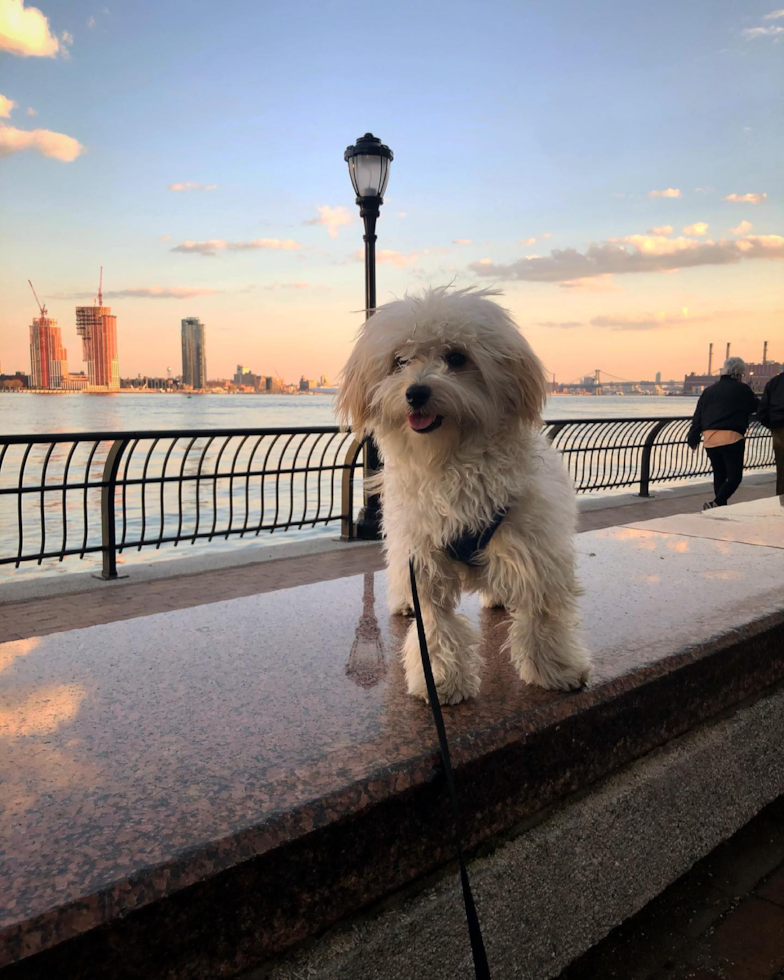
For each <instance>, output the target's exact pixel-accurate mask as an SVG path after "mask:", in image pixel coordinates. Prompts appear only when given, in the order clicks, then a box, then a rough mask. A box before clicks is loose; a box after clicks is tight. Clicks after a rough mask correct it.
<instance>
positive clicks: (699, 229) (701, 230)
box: [668, 221, 708, 237]
mask: <svg viewBox="0 0 784 980" xmlns="http://www.w3.org/2000/svg"><path fill="white" fill-rule="evenodd" d="M670 230H672V229H670ZM668 234H669V232H668ZM683 234H684V235H697V237H700V236H701V235H707V234H708V225H706V224H705V222H704V221H695V222H694V224H693V225H686V227H685V228H684V229H683Z"/></svg>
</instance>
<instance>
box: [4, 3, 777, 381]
mask: <svg viewBox="0 0 784 980" xmlns="http://www.w3.org/2000/svg"><path fill="white" fill-rule="evenodd" d="M21 6H22V5H20V7H21ZM23 9H24V10H26V11H28V12H29V11H32V10H34V9H40V12H41V17H42V18H44V21H43V22H44V25H45V37H46V38H52V39H54V44H52V43H49V48H48V49H47V52H48V53H47V52H45V51H43V50H42V49H40V43H41V42H40V38H39V41H38V42H36V41H35V39H34V38H32V35H31V36H30V37H28V38H27V39H26V40H25V39H24V38H22V39H21V40H20V38H19V37H17V38H16V40H15V41H14V43H13V44H11V43H10V42H8V40H7V39H8V34H7V32H6V34H5V35H4V34H3V32H2V30H0V60H1V61H2V63H3V67H4V68H5V72H4V79H3V82H2V84H1V85H0V89H1V90H2V91H1V93H0V94H2V96H3V97H4V98H3V99H0V115H2V119H0V155H2V156H3V157H4V159H2V160H1V161H0V166H2V168H3V170H4V175H3V181H2V189H0V205H2V207H3V212H4V216H5V223H4V224H5V227H4V231H5V232H6V234H5V236H4V246H5V254H4V256H3V263H2V271H1V272H0V275H1V276H2V289H3V295H4V300H5V302H4V304H3V310H2V312H0V361H2V364H3V368H4V370H6V371H14V370H17V369H22V370H24V369H25V368H26V366H27V363H28V357H29V354H28V338H27V327H28V325H29V324H30V322H31V318H32V316H34V315H35V307H34V306H33V305H32V303H31V297H30V295H29V290H27V285H26V283H27V279H28V278H31V277H32V278H33V280H34V281H35V282H36V285H37V288H38V289H39V291H40V292H41V295H42V297H43V298H44V299H45V300H46V302H47V303H48V305H49V309H50V311H51V314H52V316H53V317H54V318H56V319H58V320H59V323H60V325H61V330H62V342H63V346H64V347H65V348H67V349H69V350H71V351H72V352H73V350H75V349H76V348H74V347H73V344H74V343H75V341H76V334H75V333H74V326H73V325H72V323H71V321H70V310H71V308H72V304H73V301H74V300H77V301H78V300H79V299H81V298H82V297H84V298H85V299H88V300H89V298H90V297H91V296H92V290H93V289H94V287H93V286H92V283H91V281H90V278H89V275H86V274H85V273H86V270H89V269H94V268H97V267H98V266H99V265H101V264H102V263H103V264H105V265H106V266H107V269H108V270H110V273H109V276H110V280H111V283H112V288H111V289H110V290H107V292H106V298H107V302H110V303H111V304H112V306H113V308H114V309H115V311H116V312H118V313H119V314H120V318H121V320H120V322H121V337H120V341H119V343H120V347H121V352H122V369H123V374H124V375H125V376H134V375H136V374H138V373H147V374H154V375H158V376H163V375H164V373H165V370H166V367H167V366H168V365H169V364H172V363H174V364H176V363H178V361H179V359H180V351H179V346H180V339H179V337H178V335H177V331H176V329H172V326H171V325H172V324H175V325H176V323H177V322H178V321H180V320H182V319H183V318H184V317H186V316H188V315H190V314H191V313H192V312H194V310H196V311H197V312H198V313H199V316H200V318H201V319H203V320H204V322H206V323H209V324H210V363H211V365H212V369H211V372H210V373H211V374H212V375H213V376H214V377H225V378H230V377H231V376H232V374H233V369H234V366H235V365H236V363H237V359H238V356H239V355H240V354H241V356H242V358H243V360H245V361H246V362H247V363H251V364H254V365H256V366H261V367H263V368H264V369H265V370H267V371H269V369H270V368H271V366H272V365H276V366H277V367H278V368H279V369H280V371H281V373H282V374H283V375H284V376H285V377H287V378H297V377H299V375H300V374H301V373H302V372H303V371H304V373H305V374H306V375H307V376H309V377H314V376H318V375H319V374H321V373H325V374H327V375H328V376H329V377H336V376H337V374H338V371H339V370H340V368H341V367H342V365H343V363H344V361H345V359H346V357H347V355H348V352H349V350H350V347H351V342H352V338H353V336H354V334H355V332H356V330H357V328H358V327H359V325H360V323H361V318H362V316H361V313H360V312H359V311H360V308H361V306H362V279H363V276H362V263H361V251H360V250H361V244H362V241H361V226H360V223H359V219H358V215H357V209H356V207H355V205H354V200H353V193H352V191H351V188H350V184H349V179H348V175H347V173H346V169H345V164H344V163H343V160H342V153H343V149H344V147H345V145H346V144H348V143H350V142H353V140H354V139H356V137H357V136H358V135H360V134H361V133H363V132H365V131H367V130H368V129H372V130H373V132H374V133H376V135H378V136H380V137H381V138H382V139H383V140H384V142H386V143H388V144H389V145H390V146H391V147H392V149H393V150H394V152H395V161H394V163H393V164H392V168H391V177H390V183H389V188H388V194H387V198H386V202H385V204H384V206H383V208H382V211H381V219H380V221H379V225H378V234H379V242H378V249H379V268H378V290H379V301H380V302H383V301H385V300H387V299H389V298H392V296H394V295H401V294H402V293H403V292H404V291H405V290H406V289H418V288H421V287H422V286H423V285H426V284H434V285H435V284H441V283H444V282H449V281H453V280H454V281H455V283H456V285H459V286H465V285H470V284H476V285H487V286H493V287H496V286H497V287H498V288H500V289H502V290H503V291H504V296H503V297H502V299H501V302H503V303H504V304H505V305H507V306H508V307H509V308H510V309H511V310H512V312H513V313H514V315H515V317H516V319H517V320H518V322H519V324H520V326H521V328H522V329H523V331H524V332H525V334H526V336H528V338H529V339H530V341H531V343H532V344H533V346H534V348H535V349H536V351H537V353H539V355H540V356H541V357H542V359H543V361H544V363H545V365H546V367H547V369H548V371H549V372H550V374H551V375H552V374H553V373H554V374H555V375H556V376H557V378H558V379H559V380H569V379H572V378H578V377H581V376H583V375H585V374H587V373H590V372H591V371H593V370H595V369H596V368H601V369H602V370H604V371H608V372H611V373H613V374H615V375H617V376H620V377H632V378H641V377H648V378H650V377H652V376H653V374H654V373H655V372H656V371H657V370H660V371H661V372H662V375H663V376H664V377H676V378H677V377H682V376H683V375H684V374H685V373H688V371H690V370H702V369H703V367H702V366H703V363H704V361H705V353H704V352H705V351H706V350H707V345H708V342H710V341H713V342H714V343H716V344H717V345H719V346H721V345H723V344H724V343H726V342H727V341H731V342H732V345H733V350H734V351H735V352H737V353H738V354H740V355H741V356H744V357H745V358H747V359H748V360H755V361H758V360H759V359H760V355H761V349H762V343H763V341H764V340H765V339H768V340H769V341H770V343H771V351H770V357H771V358H778V359H779V360H780V359H781V358H782V356H784V351H782V350H781V347H782V345H783V344H784V342H781V341H778V339H777V338H778V337H779V336H781V316H782V312H783V311H784V301H783V300H782V287H781V265H780V262H779V261H776V260H780V259H781V258H782V257H784V237H782V231H783V230H784V211H783V210H782V198H781V175H780V173H779V172H778V169H777V165H776V159H777V156H778V153H779V152H780V144H781V138H780V134H779V133H778V128H777V125H776V121H775V120H776V113H775V105H776V88H777V85H776V82H777V80H778V79H779V78H780V77H781V68H780V64H779V60H778V56H779V55H780V51H781V47H780V44H777V41H778V40H779V35H780V31H781V30H784V13H782V12H781V11H777V10H774V9H773V8H772V6H771V5H770V4H769V3H756V2H753V3H751V4H749V5H747V6H746V7H744V9H743V10H739V9H737V8H735V7H732V6H729V5H728V6H726V7H725V6H717V5H715V4H711V3H707V2H703V0H695V3H694V4H690V5H688V6H687V8H685V9H684V8H683V7H682V6H681V5H678V4H676V3H675V2H674V0H668V2H665V3H663V4H661V5H659V6H657V8H656V9H655V10H654V9H652V8H651V9H629V8H628V7H626V6H624V5H623V4H620V3H614V2H603V3H600V4H599V5H598V6H596V7H592V8H590V9H588V8H585V7H584V5H581V4H579V3H576V2H574V3H566V2H557V3H554V4H551V5H541V6H536V5H533V6H531V7H528V8H525V9H523V8H521V7H519V5H515V4H512V3H511V2H504V3H501V2H493V3H490V5H489V6H488V7H487V9H486V12H485V15H483V30H482V32H480V34H479V35H478V34H477V31H476V30H475V26H476V25H475V11H474V10H473V8H470V7H469V6H468V5H467V4H466V3H464V2H458V3H455V4H450V5H449V6H448V7H447V5H446V4H440V3H436V4H433V5H432V7H428V8H426V9H420V8H419V7H416V8H415V6H414V5H413V4H411V3H408V2H404V3H402V4H401V5H400V6H399V7H397V8H395V9H394V10H392V11H389V10H386V11H384V12H383V13H382V12H381V11H369V12H368V11H365V10H364V8H361V9H363V11H364V14H365V15H366V16H364V15H363V18H361V19H359V18H357V16H356V14H357V12H358V11H359V9H360V8H359V6H358V5H357V4H356V3H354V2H353V0H350V2H349V3H348V4H346V5H345V6H344V7H341V8H340V10H331V9H330V10H329V11H327V10H326V9H322V8H320V7H317V6H314V5H311V4H306V3H304V2H302V0H300V2H295V3H293V4H291V5H288V6H287V7H286V8H285V9H283V8H277V7H266V8H264V9H263V10H262V9H258V10H257V9H251V8H248V9H245V8H236V9H235V8H231V9H227V10H225V11H222V12H221V15H220V17H219V18H218V19H217V21H216V20H215V18H214V17H213V15H212V13H213V12H212V9H211V8H210V11H208V8H207V7H206V5H200V4H196V6H195V7H194V6H193V5H189V6H188V7H187V8H186V7H185V6H184V4H182V3H181V2H179V0H175V2H173V3H172V4H171V5H165V7H163V8H161V7H158V6H156V5H153V4H150V3H147V2H141V3H140V4H139V5H138V6H136V7H135V8H133V9H127V10H126V9H122V10H121V9H118V10H113V9H111V8H110V9H108V11H107V10H104V11H103V12H101V13H96V12H95V11H93V10H92V8H91V7H89V5H87V4H82V3H80V2H76V3H75V4H74V5H72V6H71V7H70V8H69V10H68V11H64V10H61V9H58V8H57V7H55V6H54V5H51V4H48V3H45V2H41V3H40V5H39V6H38V7H33V6H26V7H23ZM447 11H448V12H449V17H448V18H446V19H445V17H444V14H445V13H446V12H447ZM414 13H416V18H417V24H418V28H417V32H415V33H412V32H411V31H410V30H409V29H408V27H407V24H408V18H409V15H410V16H413V15H414ZM39 22H40V21H39ZM303 23H306V24H307V28H306V29H305V30H303V29H302V24H303ZM20 24H21V25H22V26H18V30H23V29H24V25H23V23H22V22H20ZM0 27H2V25H0ZM64 32H67V34H68V36H69V37H70V36H71V35H72V36H73V43H72V44H71V43H69V44H66V43H65V42H63V41H62V37H63V34H64ZM3 38H5V41H4V40H3ZM58 39H59V40H58ZM36 43H38V44H39V49H35V44H36ZM24 44H27V45H28V48H27V49H25V51H26V56H21V55H20V53H19V52H20V49H21V47H24ZM175 44H176V45H177V46H180V47H181V46H183V45H185V46H186V47H192V48H194V49H199V50H201V49H204V50H205V51H209V53H210V58H209V59H208V63H206V65H205V63H202V62H201V60H199V61H198V62H194V63H193V64H192V65H191V64H190V63H189V62H188V61H185V62H183V63H177V64H176V65H175V64H173V63H172V62H171V59H170V58H167V57H166V52H167V51H171V50H172V46H173V45H175ZM370 44H372V45H373V50H374V61H373V64H372V65H371V66H369V67H367V68H366V69H365V70H366V71H367V72H368V73H369V75H372V77H370V78H369V80H368V81H369V83H368V85H367V86H362V85H346V72H345V69H344V68H342V67H341V59H340V58H338V55H337V52H343V51H354V52H356V57H357V59H361V51H362V50H363V49H364V48H365V47H367V46H368V45H370ZM28 49H29V50H28ZM65 54H67V55H68V57H65V56H64V55H65ZM251 55H253V56H252V57H251ZM413 65H416V66H417V70H416V71H412V70H411V69H412V66H413ZM141 70H143V71H144V72H145V79H146V82H145V84H144V85H141V86H140V85H138V84H136V81H135V78H136V72H137V71H141ZM99 79H100V80H101V84H100V85H98V84H96V83H97V81H98V80H99ZM130 93H133V95H131V94H130ZM261 93H264V96H263V98H260V94H261ZM31 112H35V113H37V116H35V117H34V116H32V115H31V114H30V113H31ZM96 227H100V228H101V229H102V230H101V234H100V235H96V234H95V233H94V230H93V229H95V228H96ZM72 360H73V356H72ZM72 369H73V367H72Z"/></svg>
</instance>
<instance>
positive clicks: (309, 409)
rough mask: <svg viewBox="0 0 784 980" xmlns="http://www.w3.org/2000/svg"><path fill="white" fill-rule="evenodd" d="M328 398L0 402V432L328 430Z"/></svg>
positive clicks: (650, 401)
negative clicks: (322, 427)
mask: <svg viewBox="0 0 784 980" xmlns="http://www.w3.org/2000/svg"><path fill="white" fill-rule="evenodd" d="M695 401H696V400H695V399H694V398H673V397H658V396H652V395H651V396H640V397H633V396H630V397H627V396H617V395H616V396H601V395H600V396H596V397H593V396H579V395H562V396H556V397H554V398H551V399H550V400H549V401H548V403H547V408H546V410H545V413H544V415H545V418H546V419H548V420H552V419H585V418H645V417H648V416H650V417H653V416H656V417H657V418H658V417H660V416H664V415H690V414H691V413H692V412H693V411H694V405H695ZM333 404H334V398H333V397H332V396H331V395H193V396H191V397H188V396H187V395H180V394H176V395H164V394H160V395H158V394H112V395H92V394H91V395H86V394H81V393H74V394H68V395H37V394H30V393H27V394H14V395H10V394H9V395H1V396H0V432H2V433H3V434H5V435H12V434H21V433H41V432H115V431H118V430H139V429H189V428H191V429H205V428H210V427H215V428H243V429H244V428H248V429H255V428H262V427H267V426H269V427H282V426H295V425H334V424H335V416H334V412H333Z"/></svg>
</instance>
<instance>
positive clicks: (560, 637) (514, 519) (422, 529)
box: [337, 287, 590, 704]
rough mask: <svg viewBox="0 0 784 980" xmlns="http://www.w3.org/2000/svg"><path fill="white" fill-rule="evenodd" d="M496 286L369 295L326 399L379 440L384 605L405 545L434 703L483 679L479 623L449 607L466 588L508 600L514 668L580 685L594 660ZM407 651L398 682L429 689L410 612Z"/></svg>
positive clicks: (530, 369)
mask: <svg viewBox="0 0 784 980" xmlns="http://www.w3.org/2000/svg"><path fill="white" fill-rule="evenodd" d="M492 295H497V293H495V292H494V291H493V290H472V289H463V290H452V289H450V288H449V287H444V288H439V289H429V290H427V291H426V292H425V293H424V294H423V295H422V296H418V297H406V298H405V299H402V300H397V301H395V302H391V303H387V304H386V305H384V306H381V307H379V308H378V310H376V312H375V314H374V315H373V316H372V317H370V318H369V319H368V320H367V322H366V323H365V324H364V326H363V327H362V329H361V331H360V334H359V337H358V340H357V343H356V346H355V348H354V351H353V353H352V354H351V357H350V358H349V361H348V363H347V365H346V367H345V369H344V374H343V377H344V381H343V385H342V387H341V389H340V394H339V396H338V402H337V405H338V413H339V415H340V417H341V419H342V420H343V421H344V422H348V421H350V422H351V424H352V425H353V426H354V429H355V431H356V433H357V435H358V436H360V435H361V434H362V433H372V434H373V436H374V437H375V439H376V442H377V443H378V447H379V451H380V455H381V458H382V461H383V470H382V473H381V478H380V479H381V493H382V501H383V528H384V537H385V540H386V551H387V561H388V565H389V578H390V608H391V610H392V612H393V613H400V614H405V613H408V612H410V606H411V590H410V583H409V571H408V560H409V556H411V557H412V558H413V560H414V568H415V571H416V576H417V588H418V591H419V592H420V595H421V606H422V617H423V620H424V625H425V630H426V636H427V642H428V647H429V650H430V657H431V660H432V665H433V674H434V676H435V680H436V686H437V688H438V695H439V699H440V700H441V702H442V704H455V703H457V702H458V701H462V700H463V699H464V698H468V697H473V696H475V695H476V694H477V693H478V692H479V686H480V668H481V666H482V664H481V659H480V656H479V653H478V640H479V637H478V636H477V634H476V631H475V630H474V628H473V626H472V625H471V623H470V622H469V621H468V619H466V617H465V616H462V615H460V614H458V613H457V612H456V607H457V604H458V602H459V599H460V593H461V590H462V589H468V590H470V591H479V592H480V593H481V600H482V604H483V605H484V606H486V607H490V606H503V607H505V608H506V609H507V610H508V612H509V614H510V616H511V625H510V629H509V639H508V641H507V645H508V649H509V652H510V654H511V658H512V663H513V664H514V666H515V668H516V669H517V671H518V673H519V675H520V677H521V678H522V679H523V680H524V681H527V682H528V683H529V684H539V685H541V686H542V687H547V688H560V689H569V688H577V687H580V686H581V685H583V684H584V683H585V682H586V680H587V679H588V674H589V670H590V661H589V658H588V654H587V653H586V651H585V649H584V647H583V646H582V643H581V642H580V638H579V634H578V616H577V601H576V600H577V596H578V594H579V592H580V589H579V586H578V584H577V581H576V578H575V571H574V549H573V534H574V524H575V512H576V509H575V502H574V490H573V488H572V485H571V481H570V479H569V476H568V474H567V472H566V469H565V468H564V466H563V464H562V462H561V460H560V458H559V456H558V455H557V453H556V452H555V451H554V450H553V449H551V448H550V445H549V443H548V441H547V439H546V438H545V437H544V436H542V435H541V432H540V428H541V411H542V408H543V405H544V401H545V393H546V381H545V374H544V369H543V367H542V364H541V362H540V361H539V359H538V358H537V356H536V355H535V354H534V352H533V351H532V349H531V347H530V346H529V344H528V342H527V341H526V340H525V339H524V338H523V337H522V335H521V334H520V332H519V330H518V329H517V327H516V325H515V323H514V321H513V320H512V318H511V316H510V315H509V313H508V312H507V311H506V310H504V309H502V308H501V307H500V306H498V304H497V303H494V302H493V301H492V300H490V299H488V298H487V297H488V296H492ZM482 532H486V533H485V535H484V538H480V537H479V536H480V535H481V534H482ZM472 535H473V537H472ZM488 538H489V541H488V540H487V539H488ZM475 548H476V549H478V550H476V551H475V550H474V549H475ZM403 657H404V663H405V670H406V679H407V683H408V690H409V693H410V694H414V695H417V696H418V697H421V698H426V697H427V692H426V689H425V680H424V675H423V672H422V666H421V662H420V654H419V644H418V639H417V632H416V624H415V623H412V624H411V628H410V629H409V632H408V635H407V637H406V641H405V644H404V647H403Z"/></svg>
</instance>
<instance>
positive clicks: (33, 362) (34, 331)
mask: <svg viewBox="0 0 784 980" xmlns="http://www.w3.org/2000/svg"><path fill="white" fill-rule="evenodd" d="M45 309H46V308H45V307H44V310H45ZM67 378H68V352H67V351H66V349H65V348H64V347H63V341H62V335H61V333H60V327H58V326H57V320H55V319H54V317H51V316H46V315H44V314H42V315H41V316H36V317H33V322H32V324H31V325H30V387H31V388H62V387H63V382H65V381H66V379H67Z"/></svg>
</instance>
